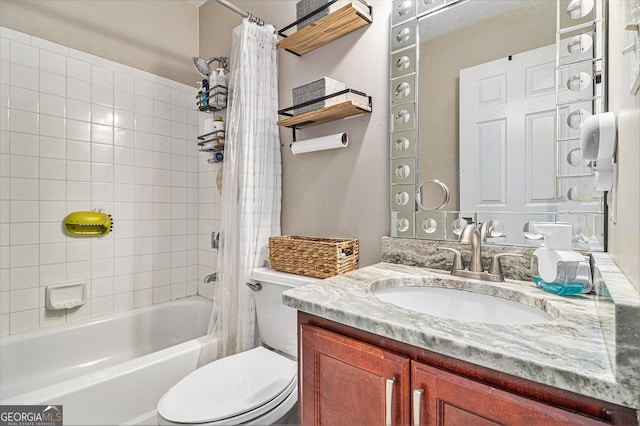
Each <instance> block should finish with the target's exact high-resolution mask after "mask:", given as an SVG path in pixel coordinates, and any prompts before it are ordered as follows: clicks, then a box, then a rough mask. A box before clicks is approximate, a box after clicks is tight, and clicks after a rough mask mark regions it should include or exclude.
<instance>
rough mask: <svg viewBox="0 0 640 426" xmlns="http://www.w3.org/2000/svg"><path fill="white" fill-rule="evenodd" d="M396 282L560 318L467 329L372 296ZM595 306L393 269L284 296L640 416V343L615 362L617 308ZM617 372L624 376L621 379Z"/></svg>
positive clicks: (511, 286)
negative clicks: (608, 329)
mask: <svg viewBox="0 0 640 426" xmlns="http://www.w3.org/2000/svg"><path fill="white" fill-rule="evenodd" d="M396 278H402V279H401V280H394V284H393V285H394V286H397V285H411V286H416V285H423V286H424V285H429V286H437V287H453V288H459V289H467V290H473V291H477V292H482V293H487V294H492V295H496V296H500V297H504V298H509V299H514V298H516V299H517V300H518V301H519V302H521V303H526V304H529V305H532V306H536V307H538V308H542V309H544V310H546V311H547V312H548V313H551V314H552V315H553V316H554V319H553V320H551V321H549V322H545V323H540V324H532V325H497V324H485V323H473V322H466V321H464V322H463V321H456V320H451V319H445V318H440V317H435V316H430V315H426V314H422V313H419V312H416V311H411V310H408V309H405V308H401V307H398V306H396V305H393V304H390V303H387V302H383V301H381V300H380V299H378V298H376V297H375V296H374V295H373V290H375V289H377V288H380V287H385V286H388V285H390V283H391V281H389V280H388V279H396ZM385 280H387V281H385ZM597 299H598V298H597V297H596V296H594V295H579V296H572V297H562V296H557V295H554V294H551V293H547V292H543V291H542V290H539V289H537V288H536V287H535V286H534V284H533V283H532V282H526V281H516V280H507V281H506V282H503V283H489V282H486V281H478V280H465V279H463V278H457V277H452V276H451V275H449V274H447V273H445V272H443V271H439V270H431V269H427V268H423V267H416V266H407V265H399V264H392V263H379V264H376V265H372V266H368V267H365V268H362V269H358V270H356V271H352V272H349V273H346V274H344V275H339V276H335V277H331V278H327V279H325V280H322V281H319V282H317V283H313V284H309V285H306V286H303V287H297V288H294V289H291V290H287V291H286V292H285V293H284V294H283V303H284V304H285V305H287V306H290V307H292V308H295V309H297V310H300V311H303V312H307V313H310V314H313V315H316V316H319V317H322V318H326V319H329V320H332V321H336V322H339V323H342V324H345V325H348V326H351V327H354V328H357V329H361V330H364V331H368V332H371V333H374V334H377V335H380V336H384V337H388V338H390V339H394V340H397V341H400V342H403V343H407V344H410V345H413V346H417V347H420V348H424V349H428V350H430V351H433V352H436V353H440V354H443V355H447V356H451V357H453V358H456V359H459V360H464V361H468V362H471V363H474V364H477V365H481V366H484V367H488V368H492V369H494V370H497V371H501V372H505V373H508V374H511V375H514V376H517V377H521V378H525V379H529V380H532V381H536V382H540V383H544V384H547V385H550V386H554V387H557V388H560V389H565V390H569V391H572V392H576V393H578V394H582V395H587V396H591V397H594V398H598V399H601V400H605V401H609V402H612V403H615V404H619V405H623V406H627V407H632V408H636V409H637V408H639V400H640V378H639V377H638V359H639V355H638V350H637V346H638V345H640V344H639V343H638V342H637V341H636V343H634V344H633V348H631V350H630V353H631V354H632V355H631V356H625V357H624V361H623V360H621V359H620V357H617V356H615V354H614V356H612V354H611V348H610V347H609V348H608V347H607V346H610V345H611V343H610V342H608V341H607V339H606V338H605V335H604V331H603V324H609V325H612V326H613V327H615V324H616V319H615V318H614V317H615V315H616V309H600V310H599V309H598V308H597V307H596V305H597ZM633 312H636V313H637V310H636V311H633ZM632 318H633V316H632ZM634 327H635V325H634ZM634 330H635V328H634ZM633 332H634V333H635V331H633ZM620 333H621V331H619V333H618V336H617V338H618V339H620V337H621V335H620ZM636 337H637V334H636ZM627 346H628V345H627ZM626 349H627V350H628V349H629V348H628V347H626ZM614 352H615V351H614ZM616 363H621V364H623V363H624V364H625V365H620V366H618V365H616ZM616 370H619V371H618V372H617V373H616Z"/></svg>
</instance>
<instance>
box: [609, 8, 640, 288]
mask: <svg viewBox="0 0 640 426" xmlns="http://www.w3.org/2000/svg"><path fill="white" fill-rule="evenodd" d="M635 3H636V2H635V0H616V1H610V2H609V36H610V38H609V75H610V78H609V110H610V111H613V112H615V113H616V115H617V117H618V150H617V161H618V187H617V194H616V195H617V220H616V221H615V222H612V221H611V220H609V249H608V250H609V254H610V255H611V257H612V258H613V260H614V261H615V262H616V264H617V265H618V266H619V267H620V269H622V271H623V272H624V273H625V275H626V276H627V278H628V279H629V280H630V281H631V282H632V283H633V284H634V286H635V287H636V288H638V289H640V144H639V141H640V95H639V94H636V95H635V96H633V95H631V94H630V93H629V85H628V81H629V79H628V75H629V74H628V71H627V70H628V69H629V60H630V57H631V56H632V54H630V55H626V56H622V53H621V52H622V49H623V48H624V47H626V46H628V45H629V43H630V39H629V33H628V31H625V30H624V26H625V24H626V22H627V21H628V20H629V16H630V11H631V9H632V8H633V7H634V4H635Z"/></svg>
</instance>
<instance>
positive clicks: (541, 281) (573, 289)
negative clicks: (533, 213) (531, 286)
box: [532, 223, 593, 296]
mask: <svg viewBox="0 0 640 426" xmlns="http://www.w3.org/2000/svg"><path fill="white" fill-rule="evenodd" d="M535 229H536V231H537V232H538V233H539V234H542V235H543V236H544V245H543V246H542V247H540V248H538V249H536V251H534V252H533V255H534V256H535V258H534V263H533V268H532V269H533V274H532V275H533V281H534V282H535V284H536V287H538V288H541V289H542V290H545V291H548V292H550V293H555V294H559V295H562V296H567V295H572V294H580V293H589V292H590V291H591V290H592V289H593V282H592V280H591V269H590V267H589V263H588V262H587V261H586V259H585V257H584V256H583V255H581V254H580V253H578V252H575V251H573V250H571V240H572V236H573V232H572V226H571V224H568V223H536V224H535Z"/></svg>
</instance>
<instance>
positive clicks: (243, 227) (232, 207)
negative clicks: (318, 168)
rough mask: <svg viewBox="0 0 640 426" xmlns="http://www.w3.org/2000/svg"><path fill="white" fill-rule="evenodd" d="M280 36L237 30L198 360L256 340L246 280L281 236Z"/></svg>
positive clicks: (254, 28) (253, 27)
mask: <svg viewBox="0 0 640 426" xmlns="http://www.w3.org/2000/svg"><path fill="white" fill-rule="evenodd" d="M276 41H277V39H276V36H275V30H274V28H273V26H271V25H264V26H259V25H257V24H255V23H252V22H250V21H249V20H248V19H244V20H243V22H242V24H241V25H240V26H238V27H236V28H235V29H234V31H233V40H232V47H231V73H230V75H229V110H228V115H227V135H226V136H227V138H226V143H225V153H224V154H225V155H224V172H223V179H222V204H221V232H220V249H219V251H218V279H217V282H216V283H215V284H214V298H213V313H212V316H211V322H210V325H209V335H210V336H211V337H212V338H213V343H212V344H211V345H209V347H208V349H207V350H205V351H203V353H202V355H201V357H200V365H203V364H205V363H207V362H210V361H212V360H215V359H218V358H221V357H224V356H228V355H232V354H234V353H237V352H241V351H245V350H248V349H251V348H253V347H254V346H255V345H256V334H255V331H256V324H255V306H254V302H253V292H252V291H251V289H249V288H248V287H247V286H246V285H245V283H246V282H248V281H249V275H250V273H251V270H252V269H254V268H256V267H260V266H262V265H263V264H264V261H265V260H266V259H267V258H268V257H267V249H268V240H269V236H271V235H280V204H281V198H282V196H281V159H280V138H279V135H278V128H277V125H276V121H277V120H278V112H277V111H278V73H277V66H276Z"/></svg>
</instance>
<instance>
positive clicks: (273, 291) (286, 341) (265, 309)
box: [250, 268, 319, 357]
mask: <svg viewBox="0 0 640 426" xmlns="http://www.w3.org/2000/svg"><path fill="white" fill-rule="evenodd" d="M250 278H251V280H252V281H253V282H256V283H260V284H262V289H261V290H260V291H256V292H255V293H254V295H255V300H256V317H257V322H258V330H259V331H260V339H261V340H262V343H264V344H265V345H267V346H269V347H271V348H273V349H277V350H279V351H281V352H284V353H286V354H288V355H291V356H292V357H297V322H298V319H297V311H296V310H295V309H293V308H290V307H288V306H285V305H283V304H282V293H283V292H284V291H286V290H288V289H290V288H293V287H298V286H301V285H305V284H310V283H313V282H317V281H319V280H318V279H317V278H311V277H305V276H303V275H295V274H288V273H286V272H280V271H276V270H274V269H271V268H257V269H254V270H253V271H252V272H251V275H250Z"/></svg>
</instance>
